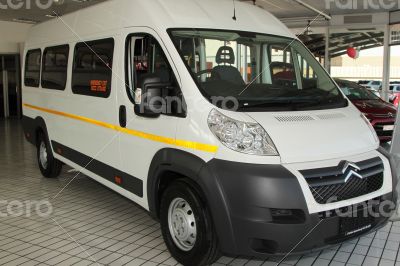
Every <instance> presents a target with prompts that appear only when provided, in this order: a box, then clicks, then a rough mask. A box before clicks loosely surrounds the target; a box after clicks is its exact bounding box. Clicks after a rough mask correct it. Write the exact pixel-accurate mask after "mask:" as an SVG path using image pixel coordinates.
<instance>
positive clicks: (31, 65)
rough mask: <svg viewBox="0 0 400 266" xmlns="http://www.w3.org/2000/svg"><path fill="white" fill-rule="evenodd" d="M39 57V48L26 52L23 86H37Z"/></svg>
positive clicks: (38, 80) (38, 81)
mask: <svg viewBox="0 0 400 266" xmlns="http://www.w3.org/2000/svg"><path fill="white" fill-rule="evenodd" d="M41 57H42V52H41V50H40V49H36V50H30V51H28V52H27V54H26V57H25V79H24V84H25V86H28V87H39V83H40V63H41Z"/></svg>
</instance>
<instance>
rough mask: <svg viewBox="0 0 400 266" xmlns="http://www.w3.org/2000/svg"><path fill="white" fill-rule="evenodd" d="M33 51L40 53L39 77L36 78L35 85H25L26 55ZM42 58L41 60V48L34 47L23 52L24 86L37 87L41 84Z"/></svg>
mask: <svg viewBox="0 0 400 266" xmlns="http://www.w3.org/2000/svg"><path fill="white" fill-rule="evenodd" d="M34 52H39V53H40V59H39V61H40V64H39V71H38V72H39V79H38V83H37V85H35V86H32V85H27V83H26V73H27V71H28V55H29V54H31V53H34ZM42 60H43V53H42V49H41V48H35V49H30V50H28V51H27V52H26V54H25V66H24V86H25V87H31V88H39V87H40V85H41V75H42Z"/></svg>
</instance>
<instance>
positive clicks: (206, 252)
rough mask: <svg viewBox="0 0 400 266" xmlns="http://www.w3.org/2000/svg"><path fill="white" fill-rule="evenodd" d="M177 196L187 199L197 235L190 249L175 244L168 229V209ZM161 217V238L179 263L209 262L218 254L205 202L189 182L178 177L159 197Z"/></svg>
mask: <svg viewBox="0 0 400 266" xmlns="http://www.w3.org/2000/svg"><path fill="white" fill-rule="evenodd" d="M176 198H181V199H184V200H185V201H187V203H188V204H189V205H190V207H191V210H193V214H194V218H195V221H196V228H197V237H196V241H195V244H194V246H193V248H192V249H191V250H189V251H184V250H182V249H181V248H179V247H178V246H177V245H176V244H175V242H174V240H173V239H172V238H173V236H172V235H171V233H170V229H169V224H168V210H169V207H170V204H171V203H172V202H173V200H174V199H176ZM160 220H161V231H162V234H163V237H164V241H165V243H166V245H167V247H168V250H169V251H170V253H171V254H172V256H173V257H174V258H175V259H176V260H177V261H178V262H179V263H181V264H183V265H185V266H186V265H190V266H202V265H210V264H212V263H213V262H215V261H216V260H217V259H218V258H219V257H220V252H219V247H218V239H217V235H216V233H215V229H214V226H213V223H212V219H211V214H210V212H209V210H208V208H207V204H206V203H205V202H204V201H202V200H201V197H200V196H199V193H197V192H196V190H195V189H193V188H192V187H191V186H190V185H189V184H188V183H186V182H184V181H179V180H178V181H175V182H173V183H172V184H171V185H170V186H169V187H168V188H167V189H166V190H165V192H164V193H163V195H162V199H161V206H160Z"/></svg>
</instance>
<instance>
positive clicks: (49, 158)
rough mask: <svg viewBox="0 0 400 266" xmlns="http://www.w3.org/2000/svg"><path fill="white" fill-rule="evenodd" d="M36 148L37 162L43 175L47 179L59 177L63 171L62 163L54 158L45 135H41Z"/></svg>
mask: <svg viewBox="0 0 400 266" xmlns="http://www.w3.org/2000/svg"><path fill="white" fill-rule="evenodd" d="M36 148H37V160H38V164H39V169H40V172H41V173H42V175H43V176H44V177H47V178H54V177H57V176H59V175H60V173H61V169H62V162H60V161H59V160H57V159H56V158H54V156H53V153H52V151H51V147H50V143H49V141H48V139H47V137H46V135H45V134H44V133H39V136H38V139H37V143H36Z"/></svg>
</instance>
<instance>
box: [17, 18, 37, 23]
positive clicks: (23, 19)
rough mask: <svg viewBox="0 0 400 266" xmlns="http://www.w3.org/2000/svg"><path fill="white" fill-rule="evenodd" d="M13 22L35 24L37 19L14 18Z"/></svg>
mask: <svg viewBox="0 0 400 266" xmlns="http://www.w3.org/2000/svg"><path fill="white" fill-rule="evenodd" d="M13 21H14V22H19V23H26V24H36V23H38V22H39V21H37V20H33V19H27V18H14V19H13Z"/></svg>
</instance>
